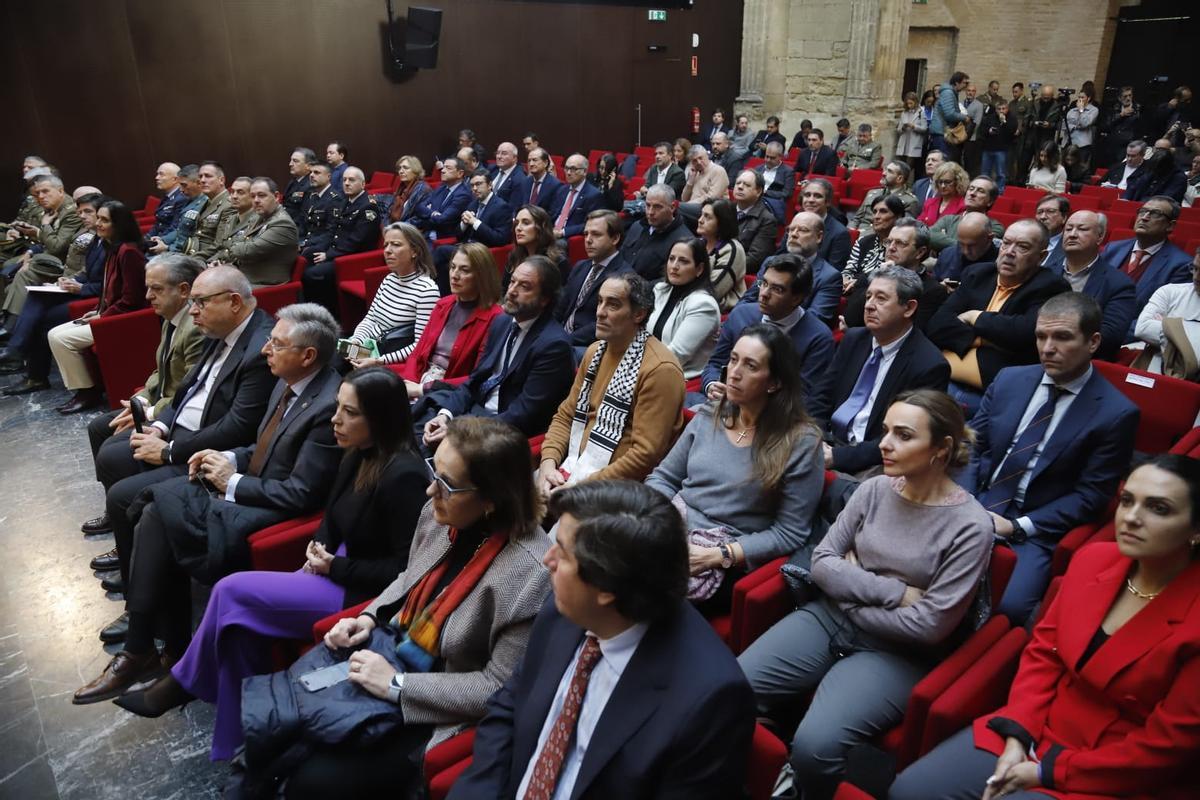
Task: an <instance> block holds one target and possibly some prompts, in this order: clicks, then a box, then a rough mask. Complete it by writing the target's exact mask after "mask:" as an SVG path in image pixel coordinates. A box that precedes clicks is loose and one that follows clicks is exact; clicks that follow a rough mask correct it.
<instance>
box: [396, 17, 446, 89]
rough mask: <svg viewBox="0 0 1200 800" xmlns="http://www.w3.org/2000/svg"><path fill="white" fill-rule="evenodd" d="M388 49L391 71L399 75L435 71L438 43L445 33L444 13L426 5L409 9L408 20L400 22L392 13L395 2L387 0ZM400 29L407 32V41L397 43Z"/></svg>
mask: <svg viewBox="0 0 1200 800" xmlns="http://www.w3.org/2000/svg"><path fill="white" fill-rule="evenodd" d="M387 17H388V21H387V28H386V29H385V31H384V32H385V36H386V37H387V50H388V54H389V55H390V57H391V64H390V66H391V68H392V70H393V72H394V73H395V74H397V77H398V76H399V73H404V72H408V71H410V70H414V69H433V68H434V67H436V66H437V57H438V41H439V40H440V39H441V34H442V10H441V9H440V8H427V7H425V6H409V7H408V18H407V19H406V20H402V21H399V22H398V21H397V20H396V19H395V17H394V16H393V13H392V0H387ZM397 28H402V29H403V31H404V42H403V44H401V43H400V42H398V41H396V40H397V38H398V37H397V35H396V33H397Z"/></svg>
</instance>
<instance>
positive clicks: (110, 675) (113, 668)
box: [71, 650, 162, 706]
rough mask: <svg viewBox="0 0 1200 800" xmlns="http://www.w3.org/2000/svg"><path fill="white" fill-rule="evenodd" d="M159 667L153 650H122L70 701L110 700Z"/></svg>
mask: <svg viewBox="0 0 1200 800" xmlns="http://www.w3.org/2000/svg"><path fill="white" fill-rule="evenodd" d="M161 669H162V666H161V663H160V662H159V659H158V653H156V652H154V651H153V650H152V651H150V652H149V653H146V654H144V655H140V656H135V655H133V654H132V653H127V652H125V651H124V650H122V651H121V652H119V653H117V654H116V655H115V656H113V657H112V661H109V662H108V666H107V667H105V668H104V672H102V673H100V677H98V678H96V680H94V681H92V682H91V683H89V684H87V685H86V686H83V687H80V688H79V689H78V690H77V691H76V692H75V696H74V697H72V698H71V702H72V703H74V704H75V705H77V706H84V705H87V704H89V703H99V702H100V701H102V700H111V699H113V698H114V697H116V696H117V695H119V694H121V693H122V692H124V691H125V690H126V689H128V688H129V687H130V686H133V685H134V684H135V683H137V682H139V681H143V680H147V679H149V678H150V677H152V676H154V675H155V674H157V673H158V672H159V671H160V670H161Z"/></svg>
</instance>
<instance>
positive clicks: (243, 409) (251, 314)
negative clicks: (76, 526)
mask: <svg viewBox="0 0 1200 800" xmlns="http://www.w3.org/2000/svg"><path fill="white" fill-rule="evenodd" d="M188 313H189V314H190V315H191V318H192V323H193V324H194V325H195V326H196V327H197V328H199V329H200V330H201V332H203V334H204V335H205V336H206V337H207V338H208V340H209V341H208V344H207V346H206V347H205V349H204V353H203V354H202V355H201V357H200V360H199V362H198V363H197V364H196V366H195V367H193V368H192V370H191V371H190V372H189V373H188V374H187V375H185V376H184V378H183V380H182V381H181V382H180V384H179V386H178V387H177V388H176V390H175V396H174V398H173V399H172V401H171V404H170V405H168V406H167V407H166V408H164V409H162V410H161V411H160V412H159V414H158V418H157V419H156V420H155V421H154V423H153V424H152V425H148V426H146V427H144V428H143V432H142V433H136V432H135V433H133V434H132V435H131V436H130V437H129V439H128V440H126V439H123V438H122V439H120V440H117V439H112V440H110V442H109V444H108V445H107V446H105V447H102V448H101V449H100V452H99V453H98V454H97V456H96V477H97V479H99V481H100V483H101V484H102V485H103V486H104V490H105V513H104V515H102V516H101V517H98V518H96V519H95V520H91V521H89V523H88V525H89V527H90V528H91V529H92V530H93V531H99V530H103V529H105V528H108V529H111V530H112V531H113V534H114V535H115V537H116V544H117V553H118V556H119V558H120V562H121V565H122V576H123V578H125V579H127V578H128V564H129V554H130V551H131V550H132V545H133V525H132V524H131V523H130V521H129V516H128V510H129V506H130V505H131V504H132V503H133V501H134V498H136V497H137V496H138V495H139V494H141V492H142V490H143V489H145V488H146V487H148V486H152V485H153V484H156V483H159V482H160V481H164V480H167V479H169V478H175V477H179V476H180V475H186V474H187V471H188V459H189V458H191V457H192V455H193V454H195V453H197V452H199V451H201V450H206V449H213V450H218V451H220V450H228V449H230V448H234V447H241V446H244V445H248V444H250V443H251V442H253V441H254V437H255V431H256V430H257V428H258V424H259V422H260V421H261V420H262V418H263V416H264V414H265V413H266V410H267V399H268V398H269V396H270V394H271V390H272V388H273V387H274V385H275V378H274V376H272V375H271V370H270V368H269V367H268V366H267V360H266V356H265V354H264V353H263V352H262V349H263V345H264V344H266V342H267V339H268V338H270V335H271V326H272V320H271V315H270V314H267V313H266V312H265V311H263V310H262V309H260V308H257V307H256V305H255V301H254V296H253V295H252V294H251V293H250V282H249V281H248V280H247V279H246V276H245V275H243V274H242V273H241V271H239V270H238V269H236V268H235V267H229V266H218V267H211V268H209V269H206V270H205V271H204V272H201V273H200V275H199V276H198V277H197V278H196V281H195V283H193V284H192V292H191V308H190V310H189V312H188ZM118 444H123V445H124V446H122V447H118V446H116V445H118ZM106 588H109V589H114V590H115V589H123V588H124V580H117V581H110V582H109V585H108V586H107V587H106ZM118 622H120V620H118ZM110 627H112V626H110ZM116 628H117V629H115V630H109V628H106V629H105V632H106V633H105V636H106V638H105V640H106V641H119V638H114V637H119V635H123V629H124V625H123V624H120V625H117V626H116Z"/></svg>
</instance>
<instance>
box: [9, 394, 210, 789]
mask: <svg viewBox="0 0 1200 800" xmlns="http://www.w3.org/2000/svg"><path fill="white" fill-rule="evenodd" d="M16 382H17V378H16V377H0V388H5V387H7V386H9V385H11V384H13V383H16ZM54 382H55V386H56V387H60V386H61V384H60V383H58V381H57V377H56V378H55V379H54ZM67 397H68V395H67V392H66V391H65V390H63V389H61V388H56V389H55V390H51V391H46V392H39V393H37V394H34V395H32V396H26V397H20V398H10V397H0V559H2V560H0V611H2V612H3V613H0V800H10V798H11V800H44V798H63V799H64V800H67V799H68V798H70V799H71V800H75V799H76V798H79V799H81V800H82V799H85V798H86V800H105V799H106V798H114V799H115V798H120V799H121V800H132V799H133V798H178V799H179V800H191V798H215V797H218V796H219V795H220V788H221V785H222V784H223V782H224V779H225V776H226V774H227V771H228V768H227V766H226V765H224V764H213V763H211V762H210V761H209V760H208V745H209V734H210V731H211V730H212V719H213V712H212V708H211V707H210V706H207V705H206V704H204V703H198V702H197V703H192V704H190V705H189V706H187V707H186V708H185V709H184V710H183V712H182V713H181V712H178V711H175V712H171V713H169V714H167V715H165V716H163V717H161V718H159V719H157V720H146V719H140V718H138V717H135V716H133V715H131V714H129V713H127V712H125V711H123V710H121V709H119V708H117V707H116V706H114V705H113V704H112V703H99V704H96V705H90V706H74V705H72V704H71V694H72V693H73V692H74V691H75V689H76V688H78V687H79V686H80V685H82V684H83V683H85V682H87V681H89V680H91V679H92V678H94V677H95V676H96V675H98V674H99V673H100V671H101V670H102V669H103V668H104V665H105V664H106V663H107V661H108V659H109V657H110V653H111V652H115V648H113V647H109V648H108V652H106V651H105V649H104V647H103V646H102V645H101V643H100V640H99V639H98V638H97V637H96V633H97V631H98V630H99V629H100V628H101V627H103V625H104V624H106V623H107V622H109V621H110V620H111V619H112V618H113V617H115V616H116V615H117V614H118V613H120V611H121V610H122V606H121V604H120V598H118V597H113V596H105V593H104V592H103V590H101V588H100V584H99V581H98V580H97V579H96V578H95V577H94V576H95V573H93V572H92V571H91V570H90V569H89V568H88V561H89V560H90V559H91V558H92V557H93V556H95V555H96V554H98V553H101V552H104V551H105V550H108V549H109V548H111V547H112V536H111V535H105V536H97V537H84V536H83V535H82V534H81V533H80V532H79V524H80V522H82V521H83V520H84V519H86V518H88V517H92V516H95V515H96V514H97V513H99V512H100V511H101V510H102V505H101V503H102V499H103V493H102V491H101V489H100V484H98V483H96V481H95V478H94V474H93V472H92V462H91V453H90V451H89V449H88V443H87V432H86V425H87V421H88V419H89V418H90V415H89V414H77V415H74V416H71V417H65V418H64V417H62V416H60V415H59V414H58V413H56V412H55V411H54V407H55V406H57V405H59V404H61V403H63V402H64V401H65V400H66V398H67Z"/></svg>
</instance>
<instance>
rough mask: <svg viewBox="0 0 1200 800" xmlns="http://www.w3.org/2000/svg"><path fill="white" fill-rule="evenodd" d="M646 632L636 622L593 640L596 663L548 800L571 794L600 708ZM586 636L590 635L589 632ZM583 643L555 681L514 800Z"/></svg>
mask: <svg viewBox="0 0 1200 800" xmlns="http://www.w3.org/2000/svg"><path fill="white" fill-rule="evenodd" d="M646 629H647V625H646V624H645V623H638V624H637V625H634V626H632V627H630V628H626V629H625V630H623V631H621V632H620V633H618V634H617V635H616V636H613V637H612V638H611V639H599V638H597V641H598V642H599V643H600V660H599V661H598V662H596V666H595V668H594V669H593V670H592V676H591V678H590V679H589V680H588V685H587V693H586V694H584V696H583V705H581V706H580V707H579V720H578V721H577V722H576V724H575V736H574V738H573V739H572V740H571V743H570V745H569V748H568V750H567V757H566V758H565V759H564V760H563V765H562V770H561V771H560V772H559V773H558V783H556V784H555V785H554V795H553V796H552V797H551V800H567V798H569V797H570V796H571V793H572V792H573V791H574V789H575V779H576V778H578V777H579V767H580V766H581V765H582V764H583V757H584V756H585V755H586V754H587V749H588V744H589V743H590V742H591V740H592V734H593V733H595V732H596V724H597V723H598V722H599V721H600V716H601V715H602V714H603V713H604V707H605V706H606V705H608V700H609V698H610V697H612V694H613V692H614V691H615V690H616V688H617V683H618V682H619V681H620V680H621V675H622V674H624V672H625V667H627V666H628V665H629V659H631V658H633V654H634V653H635V652H636V651H637V648H638V645H639V644H641V642H642V637H643V636H645V635H646ZM589 634H590V635H594V634H591V632H590V631H589ZM586 641H587V638H586V637H585V638H584V640H583V641H581V642H580V643H579V646H578V647H576V648H575V657H574V658H572V659H571V663H569V664H567V668H566V670H564V671H563V675H562V677H561V678H560V679H559V681H558V691H557V692H555V693H554V702H552V703H551V704H550V712H549V713H548V714H546V721H545V722H544V723H542V732H541V733H540V734H539V735H538V741H537V747H535V748H534V749H533V756H532V757H531V758H530V759H529V764H528V765H526V767H525V775H524V777H522V778H521V785H520V786H518V787H517V797H524V796H525V790H526V789H528V788H529V782H530V781H531V780H532V779H533V768H534V767H535V766H536V765H537V760H538V756H539V755H541V753H542V748H543V747H544V746H545V744H546V740H547V739H549V738H550V732H551V731H552V730H553V729H554V723H555V722H557V721H558V715H559V712H561V711H562V707H563V703H564V702H565V701H566V697H567V689H568V688H570V686H571V678H573V677H574V676H575V664H576V662H578V661H579V654H580V653H582V652H583V644H584V642H586Z"/></svg>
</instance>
